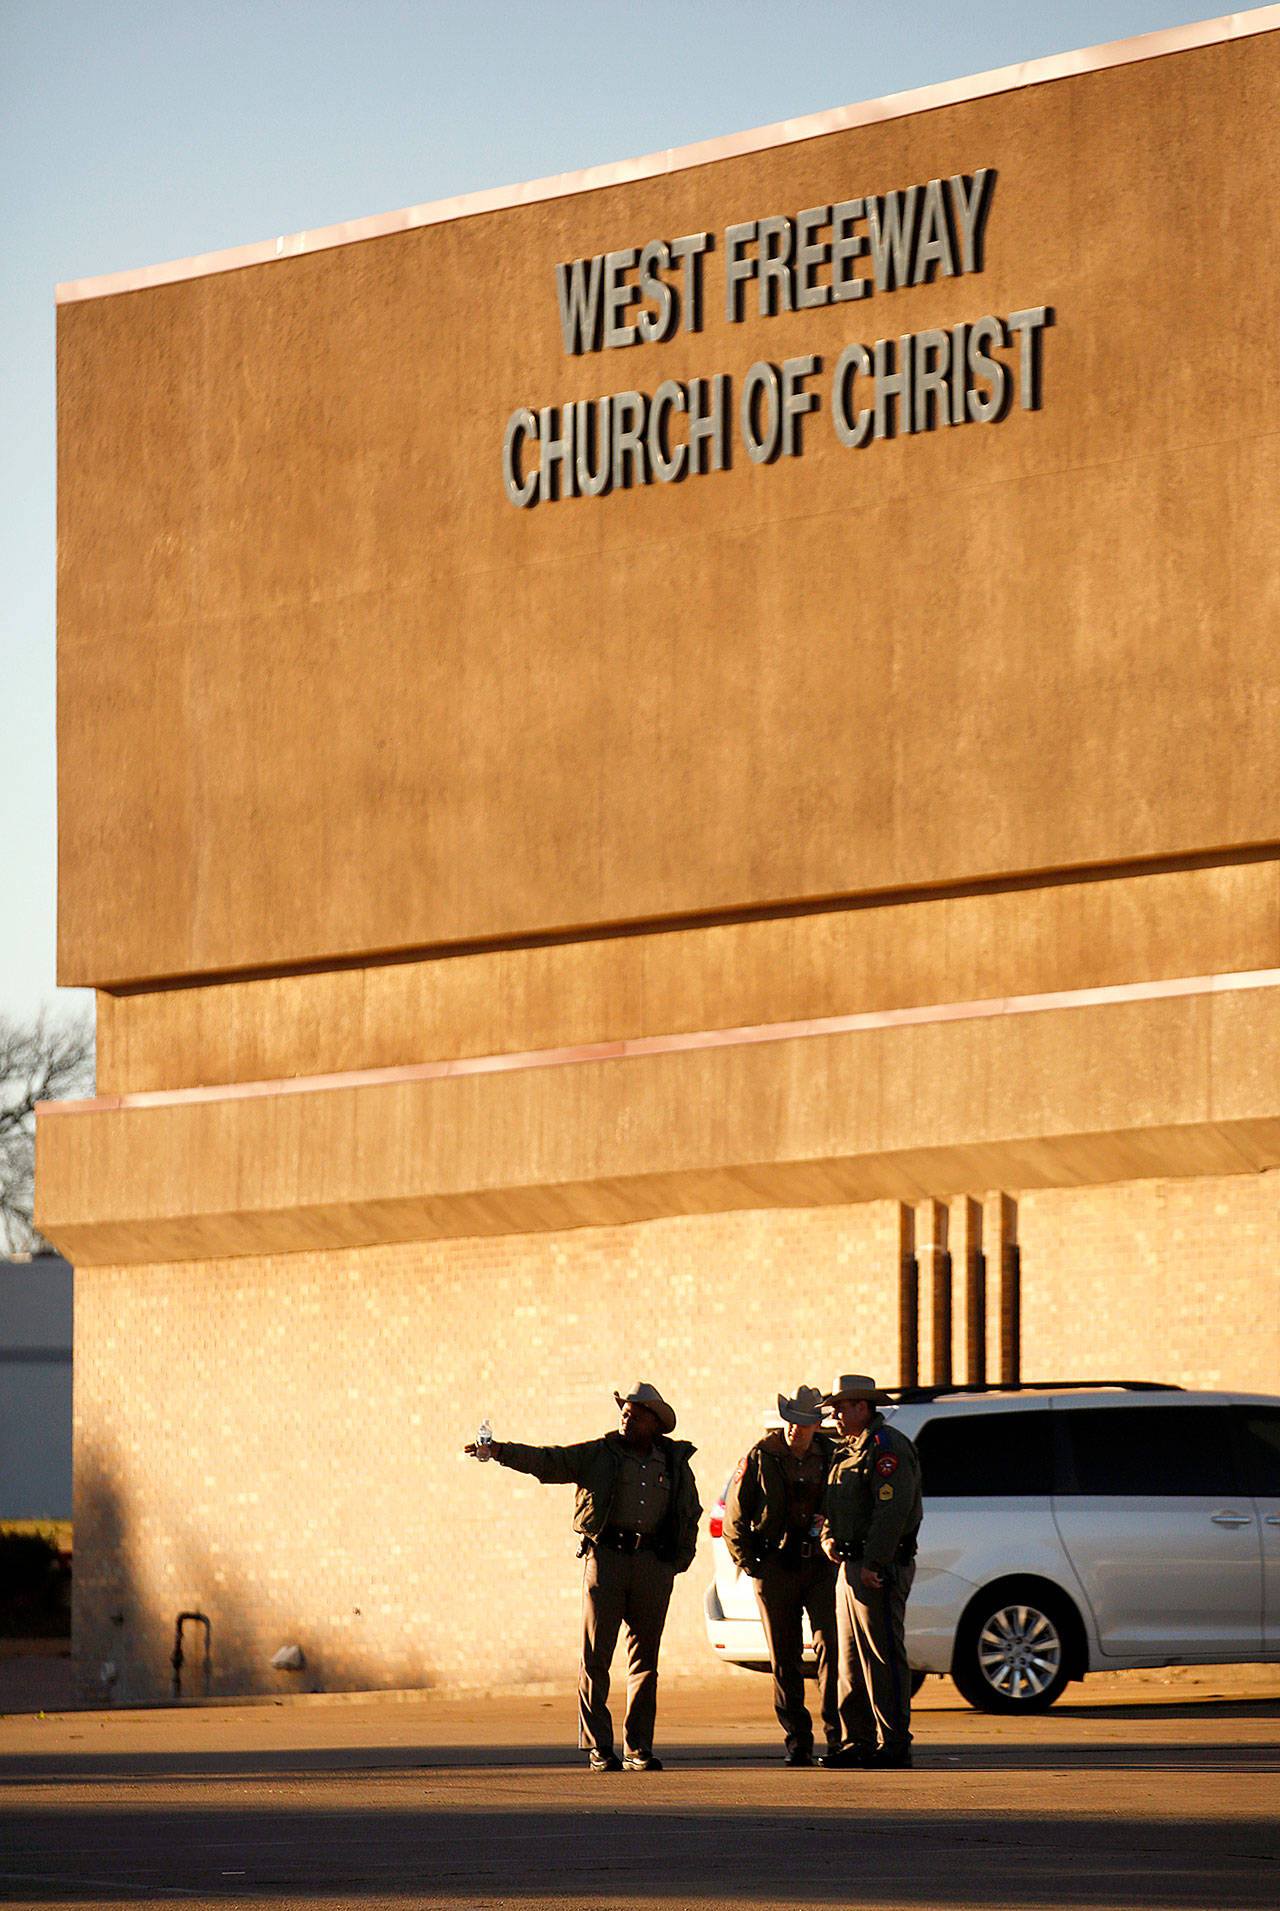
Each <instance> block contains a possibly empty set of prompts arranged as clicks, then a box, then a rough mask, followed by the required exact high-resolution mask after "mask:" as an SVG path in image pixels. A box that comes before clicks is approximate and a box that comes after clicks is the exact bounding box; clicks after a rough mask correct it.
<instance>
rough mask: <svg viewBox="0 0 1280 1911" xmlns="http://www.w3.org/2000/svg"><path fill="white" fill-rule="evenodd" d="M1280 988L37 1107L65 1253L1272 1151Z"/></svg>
mask: <svg viewBox="0 0 1280 1911" xmlns="http://www.w3.org/2000/svg"><path fill="white" fill-rule="evenodd" d="M1277 1084H1280V991H1278V990H1276V989H1245V990H1239V991H1220V992H1216V993H1213V994H1210V995H1206V996H1198V997H1194V996H1193V997H1172V998H1165V999H1144V1000H1136V1001H1127V1002H1118V1003H1110V1004H1107V1005H1092V1006H1088V1007H1079V1008H1059V1009H1046V1010H1045V1011H1043V1012H1041V1013H1038V1014H1028V1015H1023V1016H1019V1017H1016V1018H1007V1017H1006V1018H988V1019H983V1020H971V1021H957V1022H942V1023H937V1024H927V1025H910V1024H908V1025H905V1026H893V1027H882V1028H874V1029H862V1030H856V1031H852V1032H846V1033H842V1034H821V1035H814V1036H810V1037H807V1038H796V1039H792V1040H778V1041H773V1042H769V1043H761V1044H751V1045H747V1046H743V1047H737V1048H732V1047H718V1048H713V1049H702V1050H697V1049H694V1050H688V1049H686V1050H681V1051H678V1052H673V1053H664V1054H657V1055H654V1054H640V1055H633V1056H629V1057H624V1058H619V1059H613V1060H606V1061H598V1060H586V1061H583V1062H581V1063H580V1064H579V1065H577V1066H574V1067H564V1066H556V1067H548V1068H525V1069H523V1070H520V1071H518V1072H514V1073H498V1074H478V1075H464V1076H444V1077H436V1078H428V1079H413V1080H395V1081H389V1082H383V1083H376V1082H366V1083H364V1084H362V1085H360V1086H356V1087H349V1088H344V1087H336V1086H335V1087H329V1088H325V1089H315V1090H307V1091H304V1092H301V1093H288V1094H285V1093H281V1094H279V1095H275V1096H272V1095H261V1094H259V1095H255V1096H253V1097H249V1098H235V1097H228V1098H225V1099H215V1100H199V1101H183V1102H180V1103H176V1104H175V1103H167V1104H162V1105H158V1106H157V1105H152V1106H142V1107H139V1106H133V1107H121V1108H105V1109H100V1108H95V1107H93V1106H92V1105H88V1106H86V1107H85V1108H84V1109H83V1110H82V1111H81V1112H80V1113H78V1114H76V1115H63V1116H61V1117H59V1118H57V1119H45V1120H43V1121H42V1122H41V1124H40V1127H39V1134H38V1184H37V1185H38V1186H39V1188H40V1195H41V1205H40V1212H39V1216H38V1219H39V1224H40V1226H41V1228H42V1229H43V1231H44V1232H45V1233H46V1234H47V1235H48V1236H49V1237H50V1238H51V1239H53V1240H55V1241H56V1242H57V1243H58V1245H59V1246H60V1247H61V1249H62V1250H63V1251H64V1252H65V1253H66V1254H67V1255H68V1257H69V1258H70V1259H72V1260H73V1261H75V1262H76V1263H77V1264H78V1265H82V1266H83V1265H87V1264H89V1265H91V1264H104V1265H123V1264H128V1263H135V1262H166V1261H178V1260H202V1259H206V1258H220V1257H226V1256H236V1255H256V1254H268V1253H281V1252H290V1251H293V1250H304V1249H316V1248H327V1247H355V1246H362V1245H370V1244H374V1243H377V1242H385V1241H407V1240H431V1239H440V1238H449V1237H459V1236H484V1235H495V1234H525V1233H541V1232H558V1231H560V1230H562V1229H565V1228H579V1227H596V1226H612V1225H616V1224H618V1223H620V1222H628V1221H640V1220H650V1219H653V1218H656V1217H658V1216H662V1215H673V1214H691V1213H711V1212H723V1211H727V1210H733V1209H750V1208H770V1207H818V1206H828V1205H844V1204H847V1203H850V1202H859V1201H873V1200H880V1199H885V1198H898V1199H902V1200H912V1201H915V1200H920V1199H922V1198H925V1197H930V1196H931V1197H934V1198H937V1199H944V1198H947V1197H950V1196H953V1195H955V1194H959V1193H962V1192H965V1191H966V1190H967V1191H970V1192H977V1191H981V1190H984V1189H988V1188H993V1187H1010V1188H1033V1187H1069V1186H1082V1185H1091V1184H1101V1183H1106V1182H1117V1181H1128V1180H1135V1179H1144V1178H1151V1177H1158V1178H1159V1177H1168V1176H1191V1175H1206V1174H1208V1175H1223V1174H1246V1173H1256V1172H1259V1171H1261V1170H1263V1169H1267V1168H1274V1167H1277V1166H1280V1087H1278V1086H1277Z"/></svg>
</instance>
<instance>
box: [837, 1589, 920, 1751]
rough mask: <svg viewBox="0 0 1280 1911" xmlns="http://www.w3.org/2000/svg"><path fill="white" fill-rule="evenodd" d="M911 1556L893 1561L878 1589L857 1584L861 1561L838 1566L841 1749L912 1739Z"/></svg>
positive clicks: (900, 1744)
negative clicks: (900, 1562)
mask: <svg viewBox="0 0 1280 1911" xmlns="http://www.w3.org/2000/svg"><path fill="white" fill-rule="evenodd" d="M915 1576H916V1568H915V1561H914V1560H911V1561H909V1562H908V1563H907V1564H906V1565H904V1566H893V1567H891V1568H890V1570H889V1572H888V1574H887V1575H886V1578H885V1583H884V1585H883V1586H882V1587H881V1588H880V1590H879V1591H875V1590H873V1589H872V1588H871V1587H869V1586H864V1585H863V1583H862V1566H861V1563H860V1561H857V1560H849V1561H848V1562H847V1563H846V1564H845V1565H843V1566H842V1567H841V1568H840V1581H839V1586H838V1590H837V1593H836V1620H837V1623H838V1626H839V1632H840V1724H841V1728H842V1730H843V1733H844V1746H845V1750H846V1751H848V1750H854V1751H858V1752H874V1751H876V1750H882V1751H886V1752H901V1751H905V1750H906V1748H907V1746H909V1745H910V1743H911V1668H910V1666H909V1665H908V1664H907V1648H906V1639H905V1633H906V1615H907V1594H908V1593H909V1592H910V1591H911V1583H912V1581H913V1580H914V1578H915Z"/></svg>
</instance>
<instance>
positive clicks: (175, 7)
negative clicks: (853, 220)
mask: <svg viewBox="0 0 1280 1911" xmlns="http://www.w3.org/2000/svg"><path fill="white" fill-rule="evenodd" d="M1209 12H1210V9H1209V8H1206V7H1204V6H1203V5H1201V6H1197V5H1195V4H1194V0H1190V3H1188V0H1071V3H1070V4H1067V0H1040V3H1039V4H1020V5H1014V4H1007V5H991V4H984V3H983V0H896V3H895V4H890V0H880V3H879V4H874V5H873V4H868V3H867V0H844V4H837V3H836V0H644V3H643V4H642V3H641V0H594V3H588V0H576V3H575V0H454V3H453V4H443V0H418V3H417V4H412V3H411V0H345V3H342V0H305V3H304V0H217V3H216V4H213V3H211V0H0V487H2V489H0V644H2V646H3V650H2V655H3V685H4V695H3V703H2V709H3V731H2V734H3V755H4V766H5V768H4V775H3V777H2V778H0V923H2V924H3V933H2V934H0V1013H9V1014H20V1015H25V1014H28V1013H30V1012H32V1011H34V1010H35V1009H36V1008H37V1007H38V1006H39V1005H40V1004H41V1002H42V1001H44V1002H48V1003H50V1004H51V1005H53V1006H57V1007H62V1006H63V1005H64V1004H65V1005H66V1006H68V1007H70V1006H74V1005H76V1003H78V1002H79V1000H80V999H81V998H79V997H59V996H58V995H57V994H56V990H55V967H54V933H55V907H56V836H55V830H56V818H55V755H54V579H55V529H54V527H55V512H54V287H55V286H56V285H57V284H58V283H59V282H61V281H62V280H66V279H80V278H91V277H95V276H97V275H98V274H100V273H106V272H117V271H124V270H126V269H128V268H129V267H133V266H141V265H150V264H155V263H158V262H159V261H161V260H166V259H181V258H187V257H190V256H192V255H193V254H196V253H201V252H212V251H217V250H219V249H221V248H223V247H227V246H234V245H243V244H247V243H250V242H252V241H255V240H260V239H268V238H275V237H277V236H279V235H281V234H284V233H292V232H298V231H302V230H305V229H308V228H314V227H318V226H328V225H334V224H336V223H338V222H339V221H341V220H345V219H351V218H360V217H363V216H366V215H369V214H373V213H380V212H389V211H393V210H395V209H396V208H398V207H400V206H406V205H418V204H422V203H425V202H429V201H431V200H434V199H441V198H445V197H449V196H452V195H454V194H456V193H462V192H470V191H474V190H477V189H479V188H482V187H486V186H503V185H509V184H512V183H513V182H515V181H518V180H525V179H537V178H542V177H544V176H545V175H547V174H551V173H559V172H567V171H573V170H576V169H578V168H580V167H584V166H593V165H598V164H601V163H603V162H605V161H608V160H616V159H626V158H632V157H635V156H638V155H641V154H644V153H651V152H655V151H657V150H659V149H661V148H663V147H667V146H683V145H688V144H690V143H692V142H693V141H695V140H701V139H711V138H715V137H717V136H718V135H720V134H725V133H732V132H739V131H743V130H745V129H746V128H749V127H753V126H762V125H768V124H771V123H772V122H773V121H775V120H781V119H790V118H793V117H795V116H798V115H801V114H805V113H812V112H818V111H820V110H821V109H822V108H824V107H831V106H845V105H850V104H852V103H854V102H856V101H860V100H866V99H875V98H879V97H881V96H882V95H884V94H887V93H897V92H901V91H903V90H905V89H907V88H910V87H916V86H926V85H930V84H932V83H934V82H936V81H940V80H948V79H956V78H960V77H962V76H964V75H966V74H972V73H982V72H986V71H988V70H989V69H991V68H993V67H1000V66H1007V65H1010V64H1012V63H1014V62H1016V61H1021V60H1032V59H1039V58H1041V57H1043V56H1045V55H1047V54H1052V53H1063V52H1068V51H1071V50H1072V49H1074V48H1077V47H1086V46H1094V45H1097V44H1099V43H1101V42H1104V41H1108V40H1116V39H1123V38H1126V37H1128V36H1129V35H1131V34H1136V33H1149V32H1155V31H1157V30H1159V29H1161V28H1165V27H1171V26H1180V25H1184V24H1185V23H1187V22H1188V21H1193V20H1198V19H1204V18H1207V17H1209Z"/></svg>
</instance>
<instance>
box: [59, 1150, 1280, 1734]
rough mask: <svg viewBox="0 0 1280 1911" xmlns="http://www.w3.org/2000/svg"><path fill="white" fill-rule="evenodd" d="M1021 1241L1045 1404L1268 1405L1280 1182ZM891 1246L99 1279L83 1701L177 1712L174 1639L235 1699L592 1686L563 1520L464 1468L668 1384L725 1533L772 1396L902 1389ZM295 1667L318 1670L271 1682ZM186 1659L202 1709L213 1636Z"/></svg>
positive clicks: (161, 1270) (764, 1223)
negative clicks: (287, 1650)
mask: <svg viewBox="0 0 1280 1911" xmlns="http://www.w3.org/2000/svg"><path fill="white" fill-rule="evenodd" d="M991 1206H992V1204H991V1203H988V1214H990V1211H991ZM1020 1226H1021V1237H1022V1262H1023V1367H1024V1372H1026V1373H1027V1374H1036V1373H1046V1372H1049V1371H1050V1370H1052V1373H1053V1374H1054V1376H1055V1377H1056V1376H1058V1375H1061V1374H1069V1373H1075V1372H1091V1373H1096V1372H1099V1371H1104V1370H1105V1371H1106V1372H1108V1373H1113V1372H1118V1371H1124V1372H1134V1373H1139V1374H1143V1373H1149V1374H1154V1375H1157V1376H1159V1377H1163V1378H1169V1379H1175V1380H1182V1381H1186V1382H1192V1383H1196V1384H1201V1385H1216V1384H1221V1385H1224V1386H1231V1387H1250V1388H1257V1389H1260V1390H1268V1391H1271V1390H1275V1391H1280V1306H1278V1305H1277V1302H1278V1301H1280V1278H1278V1276H1277V1261H1276V1255H1275V1252H1274V1248H1273V1243H1274V1241H1275V1240H1276V1238H1277V1234H1278V1232H1280V1175H1278V1174H1268V1175H1258V1176H1253V1177H1247V1178H1232V1179H1231V1180H1224V1181H1201V1182H1182V1183H1147V1184H1142V1185H1140V1186H1126V1187H1118V1188H1102V1189H1086V1190H1073V1191H1068V1192H1063V1193H1048V1194H1046V1193H1040V1194H1036V1195H1034V1196H1027V1197H1025V1198H1024V1199H1023V1201H1022V1203H1021V1211H1020ZM897 1243H898V1212H897V1207H896V1205H895V1204H893V1203H889V1202H884V1203H878V1204H872V1205H868V1206H862V1207H848V1208H827V1209H813V1210H803V1211H785V1212H776V1211H770V1212H759V1213H745V1214H744V1213H737V1214H729V1215H709V1216H704V1215H699V1216H688V1217H681V1218H674V1219H670V1220H663V1221H654V1222H646V1223H642V1224H638V1225H635V1226H629V1227H619V1228H609V1229H587V1230H579V1231H575V1232H572V1233H566V1234H561V1235H538V1236H521V1237H504V1238H499V1239H491V1240H482V1241H453V1242H442V1243H432V1244H427V1245H411V1246H389V1247H382V1248H364V1249H359V1250H353V1251H350V1252H345V1253H317V1254H314V1255H312V1254H295V1255H287V1256H279V1257H276V1258H264V1259H262V1260H257V1261H253V1260H234V1261H225V1262H205V1263H198V1264H193V1263H184V1264H181V1265H176V1266H167V1267H150V1268H130V1269H123V1270H121V1269H110V1268H92V1269H87V1270H83V1271H81V1272H80V1273H79V1274H78V1276H77V1287H76V1366H75V1380H76V1452H77V1481H76V1513H75V1518H76V1528H75V1537H76V1613H75V1628H76V1632H75V1644H76V1655H77V1663H78V1673H79V1680H80V1690H81V1693H82V1696H84V1697H85V1698H89V1699H98V1700H100V1699H101V1698H102V1697H103V1695H104V1690H105V1688H104V1684H103V1680H102V1668H103V1666H104V1664H106V1663H108V1662H109V1663H111V1664H113V1665H114V1666H115V1668H116V1676H115V1680H114V1684H113V1685H112V1687H111V1688H110V1690H111V1692H112V1696H113V1697H114V1699H115V1700H116V1702H122V1701H125V1700H129V1699H133V1700H143V1699H155V1698H160V1697H163V1696H165V1695H166V1694H167V1692H168V1691H169V1684H170V1677H171V1673H170V1666H169V1654H170V1652H171V1650H172V1644H173V1631H174V1622H175V1619H176V1616H177V1614H178V1613H179V1612H180V1611H184V1610H198V1611H200V1612H203V1613H205V1614H207V1615H208V1616H209V1619H210V1621H211V1625H212V1637H213V1690H214V1691H215V1692H245V1691H275V1690H296V1689H298V1688H299V1687H301V1688H303V1689H311V1688H327V1689H337V1688H343V1687H369V1686H375V1687H376V1686H401V1685H414V1686H419V1685H434V1684H456V1683H465V1682H477V1681H478V1682H506V1681H513V1680H514V1681H526V1680H528V1681H548V1680H555V1681H563V1680H569V1679H571V1678H572V1677H573V1675H574V1671H575V1664H576V1641H577V1623H578V1622H577V1605H578V1578H579V1568H578V1566H577V1563H576V1560H575V1558H574V1543H573V1540H572V1537H571V1534H570V1524H569V1522H570V1510H571V1493H570V1490H569V1489H567V1488H542V1487H539V1486H537V1485H536V1484H535V1483H533V1482H532V1481H529V1480H526V1479H523V1478H520V1477H518V1476H515V1475H513V1474H509V1473H506V1472H504V1471H501V1470H500V1469H499V1468H497V1467H491V1468H487V1469H480V1468H478V1467H476V1466H475V1465H474V1464H473V1463H471V1462H469V1461H466V1460H464V1459H463V1458H462V1457H461V1455H460V1448H461V1446H462V1443H463V1441H464V1440H465V1439H467V1438H469V1437H471V1435H472V1433H473V1430H474V1427H475V1425H476V1423H477V1422H478V1421H479V1419H480V1418H481V1416H482V1414H484V1413H486V1412H487V1413H488V1414H489V1415H490V1417H491V1418H492V1420H493V1424H494V1427H495V1430H496V1432H497V1434H498V1436H499V1437H502V1436H503V1435H504V1434H505V1435H508V1436H510V1437H515V1438H523V1439H527V1440H533V1441H553V1442H560V1441H569V1440H575V1439H581V1438H584V1437H587V1436H589V1435H591V1434H594V1433H597V1432H600V1431H603V1430H604V1429H605V1428H607V1427H608V1426H609V1425H610V1424H612V1422H613V1420H614V1411H613V1404H612V1400H611V1398H610V1395H611V1390H612V1388H613V1387H614V1386H615V1385H616V1386H619V1387H623V1388H625V1387H626V1386H629V1385H630V1384H631V1382H632V1381H634V1380H636V1379H638V1378H646V1379H652V1380H653V1381H655V1382H656V1383H657V1384H658V1385H659V1386H660V1387H661V1388H662V1389H663V1391H664V1392H665V1393H666V1394H667V1395H668V1396H669V1398H670V1399H671V1400H672V1402H673V1404H674V1405H675V1406H676V1407H677V1409H678V1410H679V1414H680V1427H679V1431H680V1433H681V1434H683V1435H685V1436H686V1437H688V1438H689V1439H691V1440H693V1441H694V1442H695V1444H696V1445H697V1447H698V1449H699V1453H698V1458H697V1461H696V1463H695V1465H696V1470H697V1473H698V1478H699V1483H700V1486H701V1489H702V1497H703V1500H704V1502H705V1503H706V1504H707V1505H708V1506H710V1504H711V1503H712V1502H713V1501H714V1500H715V1498H716V1496H717V1493H718V1491H719V1488H720V1486H721V1485H722V1483H723V1481H724V1479H725V1477H726V1476H727V1474H728V1472H729V1471H730V1469H731V1467H732V1465H733V1463H734V1461H735V1459H736V1457H737V1456H738V1454H739V1453H740V1452H741V1451H742V1450H743V1449H744V1448H745V1446H746V1445H747V1444H749V1442H750V1440H751V1439H752V1438H754V1437H755V1434H756V1432H757V1429H758V1427H759V1424H760V1414H761V1412H762V1410H763V1409H765V1408H766V1407H767V1406H768V1405H769V1404H770V1402H771V1401H772V1399H773V1396H774V1394H775V1393H776V1391H777V1389H778V1388H779V1387H780V1386H784V1385H785V1386H787V1387H788V1388H790V1387H793V1386H794V1385H795V1384H796V1383H798V1382H799V1381H801V1380H815V1381H819V1382H822V1383H823V1384H825V1383H826V1382H827V1381H828V1379H829V1378H830V1375H831V1374H832V1373H833V1372H835V1371H836V1370H838V1369H840V1368H844V1367H848V1366H852V1365H857V1366H865V1367H867V1368H868V1369H869V1370H870V1371H872V1372H875V1373H877V1374H878V1375H882V1376H886V1377H888V1378H889V1379H896V1378H897V1372H898V1346H897V1305H898V1303H897V1280H898V1275H897ZM991 1248H992V1242H991V1239H990V1236H989V1238H988V1252H989V1280H990V1282H991V1283H992V1286H993V1292H992V1295H991V1299H990V1305H989V1318H990V1320H992V1321H993V1322H994V1321H997V1320H998V1307H997V1304H996V1300H995V1295H994V1281H995V1262H996V1257H995V1255H994V1253H993V1252H992V1251H991ZM956 1279H957V1291H956V1302H955V1308H954V1319H955V1323H956V1326H955V1333H956V1352H957V1371H959V1372H962V1371H963V1368H962V1366H961V1365H960V1360H961V1344H962V1335H963V1319H964V1310H963V1302H962V1296H961V1292H960V1284H959V1270H958V1269H957V1277H956ZM921 1314H922V1318H923V1319H927V1317H928V1299H927V1296H926V1295H925V1294H924V1293H922V1295H921ZM992 1331H994V1329H992ZM992 1371H993V1372H994V1371H996V1368H995V1366H994V1362H993V1368H992ZM928 1373H929V1366H928V1363H927V1358H926V1360H924V1361H922V1375H923V1377H926V1378H927V1377H928ZM707 1576H708V1554H707V1552H706V1549H705V1542H704V1548H703V1551H702V1552H701V1553H700V1555H699V1558H698V1559H697V1561H696V1562H695V1564H694V1566H693V1568H692V1570H691V1571H690V1572H689V1573H688V1574H687V1575H686V1576H685V1577H684V1578H683V1579H682V1580H681V1581H680V1582H678V1586H677V1594H676V1599H675V1603H674V1606H673V1610H672V1617H671V1620H670V1623H669V1627H668V1633H667V1640H666V1645H665V1648H664V1663H665V1666H666V1668H667V1669H668V1670H669V1671H674V1672H691V1673H710V1672H711V1663H710V1660H709V1655H708V1651H707V1647H706V1645H705V1641H704V1636H703V1631H702V1619H701V1598H702V1591H703V1587H704V1584H705V1582H706V1579H707ZM295 1642H296V1643H298V1644H300V1645H301V1646H302V1647H303V1650H304V1652H305V1654H306V1660H307V1665H306V1669H305V1671H304V1672H303V1673H302V1674H301V1675H287V1674H281V1673H276V1672H274V1671H272V1670H271V1669H270V1668H269V1666H268V1663H267V1662H268V1660H269V1658H270V1656H271V1654H272V1653H273V1652H274V1651H275V1650H276V1648H277V1647H279V1646H281V1645H286V1644H293V1643H295ZM186 1651H187V1665H186V1668H185V1669H184V1691H186V1692H193V1691H199V1690H201V1689H202V1680H201V1677H200V1666H199V1658H200V1653H199V1640H198V1638H197V1637H196V1635H195V1634H194V1633H193V1632H192V1630H191V1629H188V1633H187V1638H186ZM713 1676H714V1675H713Z"/></svg>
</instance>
